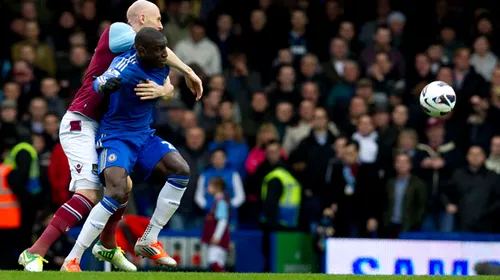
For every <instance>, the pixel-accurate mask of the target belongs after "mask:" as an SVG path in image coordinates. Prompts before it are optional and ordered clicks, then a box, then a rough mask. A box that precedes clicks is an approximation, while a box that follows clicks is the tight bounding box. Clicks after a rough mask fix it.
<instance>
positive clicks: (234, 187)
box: [194, 149, 245, 229]
mask: <svg viewBox="0 0 500 280" xmlns="http://www.w3.org/2000/svg"><path fill="white" fill-rule="evenodd" d="M214 177H220V178H222V179H223V180H224V183H226V192H227V194H228V199H229V201H230V203H231V208H232V214H231V222H230V223H231V228H233V229H235V228H236V227H237V221H238V211H237V210H238V208H239V207H240V206H241V205H242V204H243V202H245V190H244V189H243V182H242V181H241V177H240V175H239V174H238V172H237V171H235V170H234V169H232V168H229V167H228V165H227V158H226V153H225V152H224V150H221V149H217V150H213V151H212V152H211V155H210V167H209V168H208V169H206V170H205V171H204V172H203V173H201V174H200V177H199V178H198V184H197V186H196V192H195V196H194V200H195V202H196V204H197V205H198V207H200V208H201V209H203V210H204V211H205V212H207V211H209V210H210V209H211V208H212V203H213V197H211V196H210V195H209V194H208V192H207V188H208V183H209V182H210V180H211V179H212V178H214Z"/></svg>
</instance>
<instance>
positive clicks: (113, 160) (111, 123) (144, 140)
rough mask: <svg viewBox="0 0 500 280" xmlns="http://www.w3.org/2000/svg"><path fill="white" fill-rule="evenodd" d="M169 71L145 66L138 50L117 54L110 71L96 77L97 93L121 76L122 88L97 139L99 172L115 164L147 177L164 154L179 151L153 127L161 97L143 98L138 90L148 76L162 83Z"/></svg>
mask: <svg viewBox="0 0 500 280" xmlns="http://www.w3.org/2000/svg"><path fill="white" fill-rule="evenodd" d="M169 72H170V68H169V67H164V68H161V69H151V68H147V67H145V66H144V65H142V64H141V63H140V61H139V60H138V59H137V56H136V51H135V50H130V51H128V52H126V53H124V54H122V55H120V56H117V57H116V58H115V59H114V60H113V62H112V63H111V65H110V66H109V68H108V70H107V71H106V72H105V73H104V74H103V75H101V76H99V77H97V78H96V79H95V81H94V83H93V87H94V89H95V90H96V92H97V90H98V88H99V85H101V84H102V83H105V82H106V81H107V80H108V79H110V78H121V86H120V89H119V90H117V91H116V92H114V93H112V94H110V100H109V106H108V110H107V111H106V113H105V114H104V116H103V118H102V120H101V124H100V128H99V133H98V135H97V139H96V145H97V148H98V152H99V173H101V172H102V171H103V170H104V169H105V168H107V167H111V166H118V167H122V168H124V169H125V170H126V171H127V173H128V174H130V172H131V171H132V169H134V168H135V170H136V171H138V172H140V173H141V174H142V175H143V176H144V177H145V178H146V179H147V177H149V175H150V173H151V171H152V170H153V168H154V166H155V165H156V164H157V163H158V162H159V161H160V160H161V158H162V157H163V155H165V154H166V153H168V152H171V151H174V150H175V148H174V147H173V146H172V145H171V144H170V143H168V142H167V141H164V140H163V139H161V138H159V137H157V136H155V135H154V130H153V129H151V126H150V124H151V122H152V119H153V112H154V109H155V105H156V101H157V100H140V98H139V97H138V96H137V95H136V92H135V91H134V89H135V88H136V86H137V84H139V83H140V82H144V81H146V80H148V79H149V80H151V81H153V82H155V83H156V84H159V85H162V84H163V83H164V81H165V79H166V78H167V77H168V74H169Z"/></svg>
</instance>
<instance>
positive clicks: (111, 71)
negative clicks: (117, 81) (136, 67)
mask: <svg viewBox="0 0 500 280" xmlns="http://www.w3.org/2000/svg"><path fill="white" fill-rule="evenodd" d="M124 60H126V58H123V57H120V56H118V57H115V59H113V62H111V65H109V68H108V70H106V72H104V74H102V75H101V76H99V77H97V78H96V79H95V80H94V82H93V83H92V87H93V88H94V90H95V91H96V92H99V86H100V85H101V84H104V83H106V81H107V80H108V79H110V78H123V77H122V73H121V71H120V69H121V67H120V65H123V64H124V63H123V61H124Z"/></svg>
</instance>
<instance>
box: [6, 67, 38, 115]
mask: <svg viewBox="0 0 500 280" xmlns="http://www.w3.org/2000/svg"><path fill="white" fill-rule="evenodd" d="M12 78H13V81H14V82H16V83H17V84H18V85H19V86H20V87H21V96H19V99H18V102H17V103H18V106H19V114H20V115H24V114H25V113H26V111H27V109H28V105H29V103H30V101H31V99H32V98H33V93H34V92H39V87H40V84H39V82H40V80H38V78H37V77H35V75H34V73H33V69H31V68H30V67H29V64H28V63H27V62H26V61H23V60H19V61H16V62H14V66H13V68H12Z"/></svg>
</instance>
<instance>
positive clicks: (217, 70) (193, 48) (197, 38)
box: [175, 21, 222, 76]
mask: <svg viewBox="0 0 500 280" xmlns="http://www.w3.org/2000/svg"><path fill="white" fill-rule="evenodd" d="M205 31H206V30H205V25H204V24H203V23H202V22H201V21H194V22H193V23H191V26H190V36H189V37H188V38H185V39H183V40H181V41H180V42H179V43H178V44H177V45H176V46H175V54H177V56H178V57H179V58H180V59H181V60H182V61H184V62H185V63H186V64H191V63H196V64H198V65H200V67H201V69H203V72H205V73H206V74H207V75H209V76H211V75H214V74H221V73H222V65H221V55H220V52H219V49H218V48H217V45H216V44H215V43H214V42H212V41H211V40H210V39H208V38H207V37H206V35H205V34H206V32H205Z"/></svg>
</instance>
